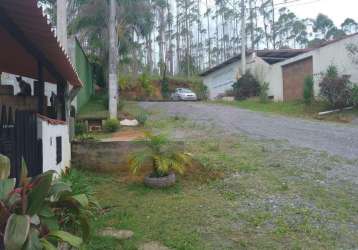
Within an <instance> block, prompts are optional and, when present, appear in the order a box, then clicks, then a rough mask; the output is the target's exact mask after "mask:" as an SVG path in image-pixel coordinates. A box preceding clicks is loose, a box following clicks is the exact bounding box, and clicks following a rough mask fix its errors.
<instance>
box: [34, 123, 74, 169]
mask: <svg viewBox="0 0 358 250" xmlns="http://www.w3.org/2000/svg"><path fill="white" fill-rule="evenodd" d="M37 130H38V136H39V139H42V150H43V151H42V152H43V171H44V172H46V171H49V170H55V171H57V172H58V173H60V172H61V170H64V169H65V168H66V167H70V166H71V144H70V140H69V135H68V125H67V124H59V125H53V124H50V123H49V122H48V121H46V120H43V119H41V118H38V120H37ZM58 136H61V137H62V161H61V162H60V163H59V164H57V162H56V137H58ZM41 137H42V138H41Z"/></svg>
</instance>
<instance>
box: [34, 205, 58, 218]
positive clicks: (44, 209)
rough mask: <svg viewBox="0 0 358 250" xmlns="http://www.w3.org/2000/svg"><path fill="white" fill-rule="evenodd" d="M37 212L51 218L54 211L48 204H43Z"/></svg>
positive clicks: (41, 215)
mask: <svg viewBox="0 0 358 250" xmlns="http://www.w3.org/2000/svg"><path fill="white" fill-rule="evenodd" d="M38 214H39V216H40V217H44V218H51V217H54V216H55V214H54V212H53V211H52V210H51V208H50V207H48V206H43V207H42V209H41V211H40V212H39V213H38Z"/></svg>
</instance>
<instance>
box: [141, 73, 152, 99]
mask: <svg viewBox="0 0 358 250" xmlns="http://www.w3.org/2000/svg"><path fill="white" fill-rule="evenodd" d="M138 81H139V83H140V85H141V87H142V88H143V89H144V91H145V93H146V95H148V96H151V95H152V94H153V92H154V87H153V86H152V82H151V79H150V76H149V75H148V74H147V73H145V72H144V73H143V74H141V75H140V76H139V78H138Z"/></svg>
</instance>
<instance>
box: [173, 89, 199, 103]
mask: <svg viewBox="0 0 358 250" xmlns="http://www.w3.org/2000/svg"><path fill="white" fill-rule="evenodd" d="M171 99H172V100H173V101H197V100H198V97H197V96H196V94H195V93H194V92H193V91H192V90H190V89H186V88H177V89H175V92H174V93H173V94H172V95H171Z"/></svg>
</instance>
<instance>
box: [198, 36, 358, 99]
mask: <svg viewBox="0 0 358 250" xmlns="http://www.w3.org/2000/svg"><path fill="white" fill-rule="evenodd" d="M352 43H355V44H358V33H356V34H353V35H349V36H346V37H344V38H340V39H337V40H333V41H329V42H326V43H324V44H322V45H320V46H319V47H316V48H310V49H283V50H281V49H280V50H257V51H248V53H247V69H249V70H250V71H251V73H253V74H254V75H255V76H256V77H257V78H258V79H259V80H260V81H261V82H264V81H265V82H268V83H269V96H271V97H272V98H273V99H274V100H276V101H289V100H297V99H302V96H303V86H304V78H305V77H306V76H307V75H313V76H314V79H315V87H314V88H315V93H316V95H317V94H318V92H319V91H318V84H319V81H320V79H321V76H322V73H323V72H325V71H326V69H327V68H328V66H329V65H332V64H333V65H335V66H337V67H338V70H339V72H340V74H344V75H350V76H351V80H352V82H358V66H357V65H356V64H354V63H353V60H352V58H351V57H350V55H349V51H348V50H347V46H348V45H349V44H352ZM240 58H241V55H238V56H236V57H233V58H231V59H229V60H227V61H226V62H224V63H221V64H219V65H217V66H215V67H213V68H211V69H209V70H207V71H205V72H203V73H202V74H201V76H202V77H203V81H204V84H205V85H206V86H208V89H209V93H210V98H211V99H215V98H216V97H217V96H218V95H219V94H223V93H224V92H225V91H226V90H229V89H231V88H232V85H233V83H234V82H236V81H237V79H238V77H240V74H241V73H242V72H240V65H241V60H240Z"/></svg>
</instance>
